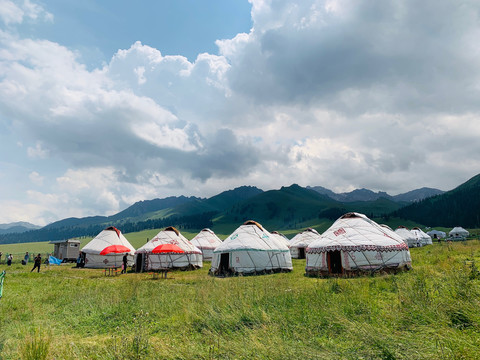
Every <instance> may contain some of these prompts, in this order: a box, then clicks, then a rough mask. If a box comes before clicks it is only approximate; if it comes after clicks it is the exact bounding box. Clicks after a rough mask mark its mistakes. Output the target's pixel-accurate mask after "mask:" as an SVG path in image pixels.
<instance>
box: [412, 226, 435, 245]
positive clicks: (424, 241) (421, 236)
mask: <svg viewBox="0 0 480 360" xmlns="http://www.w3.org/2000/svg"><path fill="white" fill-rule="evenodd" d="M411 233H412V234H413V236H415V238H416V240H417V247H418V246H425V245H432V244H433V243H432V238H431V237H430V236H428V235H427V234H426V233H425V232H423V231H422V229H420V228H418V227H414V228H413V229H412V230H411Z"/></svg>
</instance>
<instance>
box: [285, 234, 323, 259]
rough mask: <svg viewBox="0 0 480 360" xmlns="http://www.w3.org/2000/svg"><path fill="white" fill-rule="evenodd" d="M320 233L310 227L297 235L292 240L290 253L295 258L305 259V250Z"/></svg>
mask: <svg viewBox="0 0 480 360" xmlns="http://www.w3.org/2000/svg"><path fill="white" fill-rule="evenodd" d="M319 238H320V234H319V233H318V231H317V230H315V229H312V228H308V229H307V230H305V231H302V232H301V233H298V234H297V235H295V236H294V237H293V238H292V240H290V254H291V255H292V258H294V259H305V250H306V249H307V247H308V245H310V243H311V242H313V241H315V240H318V239H319Z"/></svg>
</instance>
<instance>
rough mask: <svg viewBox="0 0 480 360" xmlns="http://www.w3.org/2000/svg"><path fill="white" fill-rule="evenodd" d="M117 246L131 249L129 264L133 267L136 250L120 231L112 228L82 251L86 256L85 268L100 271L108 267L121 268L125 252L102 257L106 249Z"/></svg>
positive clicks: (128, 256)
mask: <svg viewBox="0 0 480 360" xmlns="http://www.w3.org/2000/svg"><path fill="white" fill-rule="evenodd" d="M115 245H118V246H125V247H127V248H128V249H129V252H128V255H127V258H128V261H127V264H128V266H131V265H133V254H134V252H135V248H134V247H133V246H132V245H131V244H130V243H129V242H128V240H127V239H126V238H125V236H123V234H122V232H121V231H120V230H118V229H117V228H115V227H113V226H111V227H108V228H106V229H105V230H102V231H101V232H100V233H99V234H98V235H97V236H96V237H95V238H93V239H92V240H91V241H90V242H89V243H88V244H87V245H85V246H84V247H83V249H81V250H80V251H81V252H82V253H84V254H85V267H86V268H95V269H100V268H105V267H108V266H121V265H122V263H123V261H122V260H123V255H125V252H121V253H109V254H106V255H100V253H101V252H102V251H103V250H104V249H105V248H107V247H109V246H115Z"/></svg>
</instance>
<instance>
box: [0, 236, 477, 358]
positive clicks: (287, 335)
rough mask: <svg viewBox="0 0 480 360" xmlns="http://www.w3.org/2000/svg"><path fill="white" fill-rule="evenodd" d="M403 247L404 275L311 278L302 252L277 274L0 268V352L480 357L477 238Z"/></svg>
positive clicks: (71, 355) (107, 355)
mask: <svg viewBox="0 0 480 360" xmlns="http://www.w3.org/2000/svg"><path fill="white" fill-rule="evenodd" d="M146 237H148V234H143V233H139V234H138V240H135V239H132V242H134V241H145V239H146ZM23 245H24V246H25V245H28V247H29V248H30V245H32V247H31V248H30V249H31V250H33V244H23ZM19 246H20V245H19ZM35 246H39V248H35V251H40V247H41V246H44V245H43V244H35ZM50 246H51V245H50ZM134 246H136V245H134ZM23 250H25V249H22V251H23ZM0 251H1V250H0ZM19 252H20V248H19ZM411 255H412V260H413V262H412V265H413V270H411V271H409V272H406V273H401V274H397V275H377V276H373V277H361V278H351V279H334V278H332V279H315V278H307V277H305V276H304V266H305V260H294V271H293V272H291V273H284V274H273V275H263V276H246V277H233V278H213V277H210V276H208V268H209V265H210V264H209V263H205V266H204V268H203V269H201V270H196V271H177V272H173V273H170V274H169V278H168V279H156V280H155V279H153V278H152V275H150V274H148V273H143V274H135V273H128V274H125V275H120V276H117V277H105V276H104V275H103V273H102V270H93V269H75V268H73V267H72V265H68V264H66V265H61V266H50V267H49V268H45V267H43V266H42V271H41V272H40V273H30V269H31V267H32V264H29V265H28V266H22V265H21V264H19V263H18V262H17V263H14V265H12V266H11V267H7V266H6V265H4V264H0V271H2V270H6V271H7V274H6V278H5V283H4V290H3V298H2V299H0V358H1V359H478V358H479V354H480V311H479V309H480V276H479V274H478V270H477V269H476V267H477V266H479V265H480V241H478V240H471V241H468V242H465V243H454V244H451V245H447V244H445V243H443V244H442V245H439V244H437V243H435V244H434V245H432V246H427V247H424V248H414V249H412V250H411ZM479 267H480V266H479Z"/></svg>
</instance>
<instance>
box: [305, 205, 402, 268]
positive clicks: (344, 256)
mask: <svg viewBox="0 0 480 360" xmlns="http://www.w3.org/2000/svg"><path fill="white" fill-rule="evenodd" d="M306 253H307V265H306V268H305V270H306V273H307V275H311V276H324V275H347V276H348V275H358V274H361V273H371V272H375V271H399V270H404V269H409V268H410V266H411V258H410V252H409V250H408V246H407V244H405V242H404V240H403V239H402V238H401V237H400V236H399V235H397V234H395V233H394V232H391V231H388V232H387V231H386V229H385V228H383V227H381V226H380V225H378V224H377V223H376V222H375V221H372V220H370V219H369V218H367V217H366V216H365V215H363V214H359V213H347V214H345V215H343V216H341V217H340V218H339V219H338V220H337V221H335V222H334V223H333V225H332V226H330V228H329V229H328V230H327V231H325V232H324V233H323V234H322V235H321V236H320V238H319V239H318V240H315V241H314V242H312V243H310V245H309V246H308V247H307V250H306Z"/></svg>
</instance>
